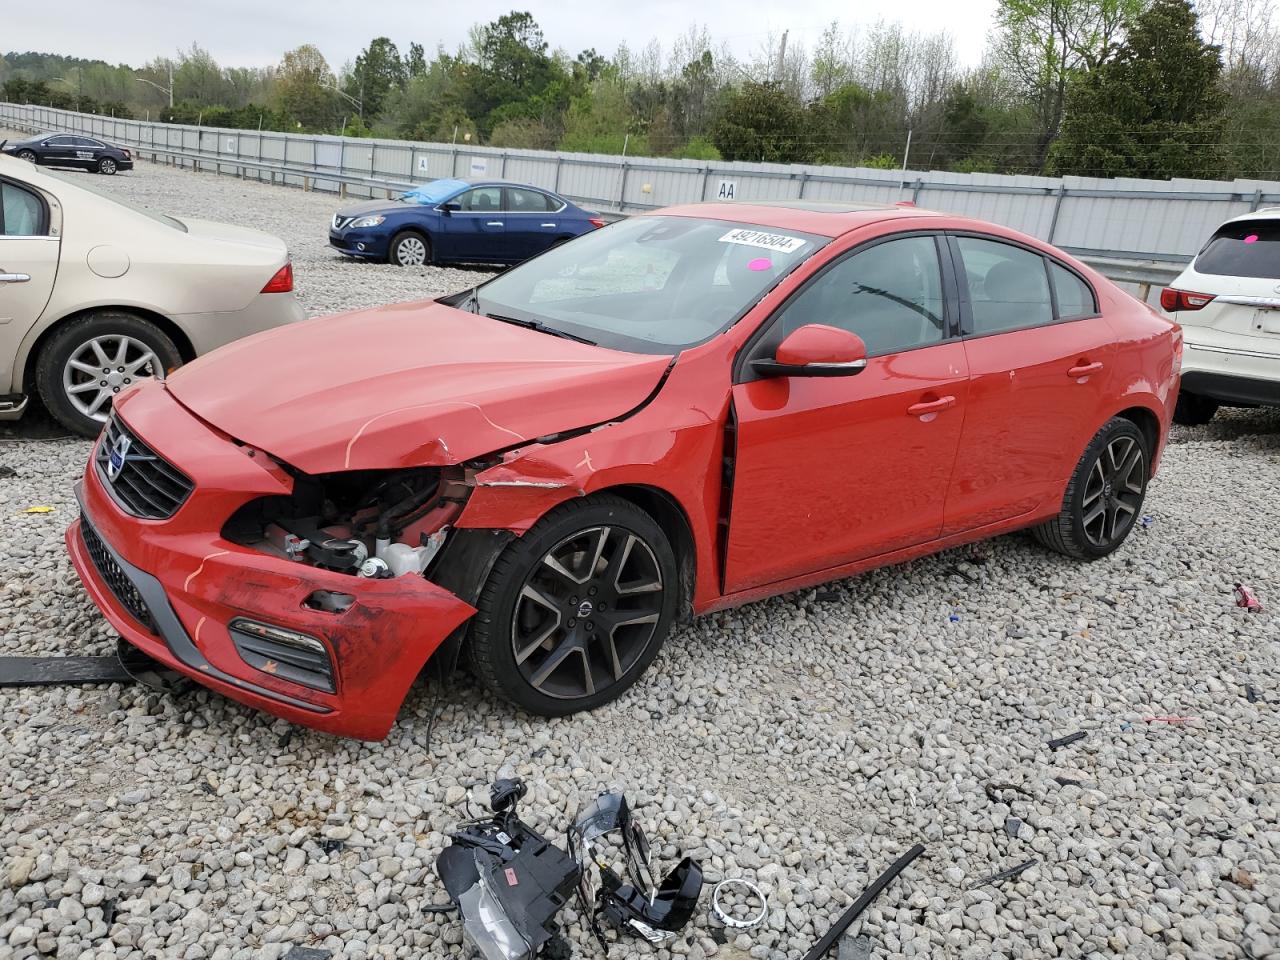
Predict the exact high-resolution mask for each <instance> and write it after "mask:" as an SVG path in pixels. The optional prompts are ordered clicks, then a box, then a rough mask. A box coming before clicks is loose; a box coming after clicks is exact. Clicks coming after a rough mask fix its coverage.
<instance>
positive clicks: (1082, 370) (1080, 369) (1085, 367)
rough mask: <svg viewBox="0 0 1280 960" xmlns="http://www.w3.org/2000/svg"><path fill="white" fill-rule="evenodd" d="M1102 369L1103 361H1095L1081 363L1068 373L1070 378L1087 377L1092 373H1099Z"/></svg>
mask: <svg viewBox="0 0 1280 960" xmlns="http://www.w3.org/2000/svg"><path fill="white" fill-rule="evenodd" d="M1101 369H1102V361H1101V360H1095V361H1094V362H1093V363H1081V364H1078V365H1076V366H1074V367H1072V368H1071V369H1070V370H1068V371H1067V376H1068V377H1073V378H1074V377H1087V376H1088V375H1089V374H1091V373H1097V372H1098V371H1099V370H1101Z"/></svg>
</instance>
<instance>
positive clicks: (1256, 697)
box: [1244, 683, 1266, 703]
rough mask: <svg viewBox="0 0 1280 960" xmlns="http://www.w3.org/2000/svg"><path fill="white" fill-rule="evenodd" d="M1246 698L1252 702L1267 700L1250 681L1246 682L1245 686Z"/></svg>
mask: <svg viewBox="0 0 1280 960" xmlns="http://www.w3.org/2000/svg"><path fill="white" fill-rule="evenodd" d="M1244 698H1245V699H1246V700H1248V701H1249V702H1250V703H1265V702H1266V700H1265V699H1264V698H1263V696H1262V694H1260V693H1258V691H1257V689H1256V688H1255V687H1254V686H1253V685H1252V684H1248V683H1246V684H1245V686H1244Z"/></svg>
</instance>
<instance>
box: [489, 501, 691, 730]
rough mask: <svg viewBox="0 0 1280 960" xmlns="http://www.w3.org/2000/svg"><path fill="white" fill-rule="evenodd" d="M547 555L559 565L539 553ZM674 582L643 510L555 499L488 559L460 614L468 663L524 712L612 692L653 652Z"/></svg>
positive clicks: (659, 534)
mask: <svg viewBox="0 0 1280 960" xmlns="http://www.w3.org/2000/svg"><path fill="white" fill-rule="evenodd" d="M601 530H603V531H605V532H604V533H603V534H600V533H599V531H601ZM597 538H598V539H597ZM597 543H598V548H597ZM641 545H642V546H641ZM579 547H582V549H578V548H579ZM552 556H553V557H557V558H563V559H564V562H565V565H563V566H560V567H559V569H557V566H556V565H554V564H549V563H547V562H546V559H547V558H548V557H552ZM575 557H580V558H581V562H580V563H579V562H578V561H577V560H575V559H574V558H575ZM556 563H557V564H559V563H561V560H560V559H557V560H556ZM602 564H603V566H602ZM576 574H583V576H584V577H586V579H583V580H578V579H577V578H576ZM610 575H611V576H612V581H610V579H609V578H610ZM624 575H625V578H624ZM655 583H656V587H655V586H654V584H655ZM557 585H558V586H557ZM527 590H529V591H533V595H532V596H533V597H536V599H533V598H531V596H530V594H529V593H528V592H527ZM679 592H680V587H679V582H678V574H677V570H676V558H675V553H674V552H673V551H672V549H671V544H670V541H668V539H667V536H666V534H664V533H663V531H662V528H661V527H660V526H659V525H658V523H657V522H656V521H655V520H654V519H653V518H652V517H651V516H649V514H647V513H645V512H644V511H643V510H641V509H640V508H639V507H637V506H636V505H635V504H633V503H630V502H629V501H627V500H624V499H622V498H621V497H617V496H612V495H609V494H602V495H599V496H594V497H590V498H588V499H585V500H573V501H570V502H568V503H564V504H561V505H560V506H559V507H557V508H556V509H554V510H552V511H551V512H550V513H548V514H547V515H546V516H545V517H543V518H542V519H541V520H539V521H538V522H537V523H536V524H534V526H533V528H532V529H530V530H529V532H528V533H527V534H525V535H524V536H523V537H521V538H520V539H518V540H516V541H514V542H513V543H512V544H511V545H510V546H508V547H507V549H506V550H505V551H504V552H503V554H502V556H500V557H499V558H498V560H497V562H496V563H495V564H494V567H493V572H492V573H491V574H490V575H489V579H488V581H487V582H486V583H485V586H484V589H483V590H482V591H481V593H480V598H479V600H477V602H476V609H477V611H478V612H477V613H476V616H475V619H474V620H473V621H472V626H471V636H470V643H469V651H470V660H471V666H472V670H473V672H474V673H475V675H476V676H477V677H479V679H480V680H481V682H482V683H484V684H485V686H487V687H488V688H489V689H490V690H492V691H493V692H494V693H496V694H498V695H499V696H501V697H504V698H506V699H507V700H510V701H511V702H512V703H514V704H516V705H517V706H519V707H523V708H524V709H525V710H528V711H529V712H530V713H536V714H541V715H542V716H552V717H554V716H564V715H566V714H570V713H576V712H578V711H580V710H592V709H594V708H596V707H598V706H600V705H602V704H605V703H608V702H609V701H610V700H613V699H614V698H616V697H617V696H619V695H620V694H621V693H622V692H623V691H625V690H626V689H627V688H628V687H630V686H631V684H633V683H634V682H635V681H636V679H637V678H638V677H639V676H640V674H642V673H644V671H645V670H646V669H647V668H648V667H649V664H650V663H652V662H653V658H654V657H655V656H657V653H658V650H659V649H660V648H661V646H662V643H663V641H664V640H665V639H666V637H667V634H668V632H670V629H671V624H672V621H673V620H674V619H675V616H676V612H677V606H678V601H679ZM579 593H581V596H579V595H578V594H579ZM615 601H616V603H615ZM550 604H554V605H555V606H554V607H553V606H550ZM649 618H652V619H649ZM641 621H643V622H641ZM548 624H550V626H548ZM610 625H611V626H610ZM544 631H545V632H544ZM606 631H607V632H606ZM620 631H625V632H621V633H620ZM539 637H543V638H545V640H544V642H543V643H537V642H536V641H537V639H538V638H539ZM531 639H533V640H534V641H535V642H534V643H530V640H531ZM546 644H550V645H551V648H550V649H547V648H546ZM517 645H519V646H520V647H521V648H522V650H523V656H522V657H520V656H518V654H517ZM565 651H568V652H565ZM584 651H585V652H584ZM611 653H612V656H610V654H611ZM556 664H558V665H556ZM544 671H545V672H546V675H545V676H544V677H543V678H542V679H541V681H538V679H537V678H538V676H539V675H540V674H541V673H542V672H544ZM602 679H603V680H605V681H607V682H599V681H600V680H602ZM575 691H576V692H575Z"/></svg>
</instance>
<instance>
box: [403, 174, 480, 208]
mask: <svg viewBox="0 0 1280 960" xmlns="http://www.w3.org/2000/svg"><path fill="white" fill-rule="evenodd" d="M466 185H467V183H466V181H465V180H448V179H446V180H432V181H431V182H430V183H423V184H419V185H418V186H416V187H414V188H413V189H412V190H410V191H408V192H406V193H402V194H400V199H401V200H403V201H405V202H406V203H421V204H424V205H426V206H431V205H432V204H436V203H442V202H443V201H445V200H448V199H449V198H450V197H451V196H453V195H454V194H455V193H457V192H458V191H459V190H461V189H463V188H464V187H466Z"/></svg>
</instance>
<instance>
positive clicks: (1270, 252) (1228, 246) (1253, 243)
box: [1195, 219, 1280, 280]
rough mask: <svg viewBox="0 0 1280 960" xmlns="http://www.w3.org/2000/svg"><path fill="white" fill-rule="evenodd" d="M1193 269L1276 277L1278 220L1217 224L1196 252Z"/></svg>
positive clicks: (1279, 262)
mask: <svg viewBox="0 0 1280 960" xmlns="http://www.w3.org/2000/svg"><path fill="white" fill-rule="evenodd" d="M1195 269H1196V272H1197V273H1209V274H1214V275H1216V276H1220V277H1261V278H1265V279H1268V280H1280V220H1267V219H1258V220H1237V221H1235V222H1234V223H1224V224H1223V225H1222V226H1221V227H1219V228H1218V232H1217V233H1215V234H1214V235H1213V237H1212V238H1211V239H1210V240H1209V242H1208V243H1206V244H1205V246H1204V249H1203V250H1201V251H1200V255H1199V256H1198V257H1196V266H1195Z"/></svg>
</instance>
